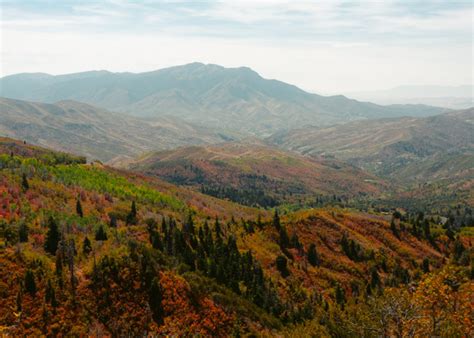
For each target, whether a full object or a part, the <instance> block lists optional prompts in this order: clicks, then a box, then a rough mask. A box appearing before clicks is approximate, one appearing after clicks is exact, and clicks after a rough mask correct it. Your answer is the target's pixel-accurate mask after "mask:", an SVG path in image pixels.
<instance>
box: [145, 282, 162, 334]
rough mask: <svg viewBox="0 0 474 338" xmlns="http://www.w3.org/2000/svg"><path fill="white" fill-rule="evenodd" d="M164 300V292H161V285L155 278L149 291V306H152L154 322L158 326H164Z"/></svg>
mask: <svg viewBox="0 0 474 338" xmlns="http://www.w3.org/2000/svg"><path fill="white" fill-rule="evenodd" d="M162 300H163V291H162V290H161V285H160V282H159V280H158V279H157V278H156V277H155V278H153V280H152V282H151V286H150V290H149V291H148V304H149V305H150V309H151V312H152V314H153V320H154V321H155V322H156V323H157V324H158V325H162V324H163V317H164V309H163V305H162Z"/></svg>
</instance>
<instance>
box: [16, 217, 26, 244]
mask: <svg viewBox="0 0 474 338" xmlns="http://www.w3.org/2000/svg"><path fill="white" fill-rule="evenodd" d="M18 238H19V240H20V242H22V243H25V242H28V226H27V225H26V223H25V222H22V223H21V224H20V227H19V228H18Z"/></svg>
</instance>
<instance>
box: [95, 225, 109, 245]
mask: <svg viewBox="0 0 474 338" xmlns="http://www.w3.org/2000/svg"><path fill="white" fill-rule="evenodd" d="M95 240H96V241H106V240H107V233H106V232H105V230H104V227H103V226H102V224H101V225H100V226H99V228H98V229H97V231H96V232H95Z"/></svg>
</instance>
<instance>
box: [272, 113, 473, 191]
mask: <svg viewBox="0 0 474 338" xmlns="http://www.w3.org/2000/svg"><path fill="white" fill-rule="evenodd" d="M268 141H269V142H271V143H272V144H277V145H279V146H280V147H282V148H285V149H288V150H293V151H297V152H299V153H302V154H305V155H311V156H329V157H334V158H337V159H340V160H344V161H348V162H349V163H352V164H354V165H356V166H358V167H360V168H363V169H365V170H368V171H371V172H372V173H375V174H377V175H380V176H382V177H391V178H396V179H399V180H403V181H405V182H428V181H431V180H438V179H443V178H453V179H455V178H459V177H464V178H469V177H470V178H471V179H474V108H471V109H468V110H462V111H456V112H451V113H447V114H442V115H438V116H433V117H426V118H413V117H403V118H393V119H381V120H371V121H364V122H360V121H359V122H352V123H348V124H344V125H336V126H332V127H326V128H316V127H307V128H302V129H297V130H292V131H289V132H282V133H277V134H275V135H273V136H272V137H270V138H269V139H268Z"/></svg>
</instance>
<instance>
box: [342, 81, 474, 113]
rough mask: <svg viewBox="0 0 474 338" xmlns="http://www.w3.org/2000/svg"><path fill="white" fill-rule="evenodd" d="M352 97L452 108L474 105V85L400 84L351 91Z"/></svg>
mask: <svg viewBox="0 0 474 338" xmlns="http://www.w3.org/2000/svg"><path fill="white" fill-rule="evenodd" d="M347 95H349V96H350V97H354V98H356V99H358V100H364V101H370V102H375V103H378V104H425V105H433V106H438V107H447V108H451V109H466V108H470V107H472V106H474V86H472V85H464V86H399V87H395V88H392V89H388V90H379V91H365V92H350V93H347Z"/></svg>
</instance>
